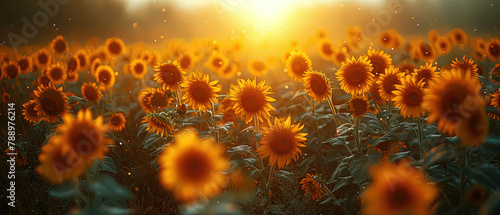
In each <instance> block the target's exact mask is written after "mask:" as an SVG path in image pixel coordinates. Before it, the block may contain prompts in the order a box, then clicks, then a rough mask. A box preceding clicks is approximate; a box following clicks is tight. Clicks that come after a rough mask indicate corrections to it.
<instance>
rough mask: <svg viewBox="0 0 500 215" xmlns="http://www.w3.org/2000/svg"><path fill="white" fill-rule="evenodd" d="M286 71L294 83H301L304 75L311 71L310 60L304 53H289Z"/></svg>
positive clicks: (298, 51)
mask: <svg viewBox="0 0 500 215" xmlns="http://www.w3.org/2000/svg"><path fill="white" fill-rule="evenodd" d="M286 69H287V70H288V75H289V76H290V77H292V78H293V79H294V80H295V81H302V78H303V77H304V73H305V72H307V71H309V70H312V64H311V60H309V57H308V56H307V55H306V53H304V52H302V51H300V50H297V51H291V52H290V57H288V59H287V60H286Z"/></svg>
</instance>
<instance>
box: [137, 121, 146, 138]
mask: <svg viewBox="0 0 500 215" xmlns="http://www.w3.org/2000/svg"><path fill="white" fill-rule="evenodd" d="M147 128H148V124H147V123H144V124H142V125H140V126H139V131H138V132H137V136H136V137H138V136H139V135H141V134H142V133H144V132H146V129H147Z"/></svg>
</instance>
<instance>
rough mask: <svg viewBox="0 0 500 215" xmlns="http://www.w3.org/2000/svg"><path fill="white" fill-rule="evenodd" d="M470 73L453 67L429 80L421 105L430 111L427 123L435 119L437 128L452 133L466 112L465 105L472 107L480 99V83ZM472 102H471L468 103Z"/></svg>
mask: <svg viewBox="0 0 500 215" xmlns="http://www.w3.org/2000/svg"><path fill="white" fill-rule="evenodd" d="M470 75H471V74H470V73H462V72H461V71H459V70H456V69H453V70H451V71H450V72H447V73H446V74H444V75H442V76H441V77H440V78H439V79H436V80H433V81H431V82H430V86H429V88H427V89H426V90H425V93H424V95H425V96H424V103H423V107H424V108H425V109H426V110H427V111H428V112H429V113H430V114H429V117H428V119H427V123H433V122H436V121H437V126H438V129H439V130H440V131H442V132H444V133H446V134H449V135H453V134H455V130H456V128H457V126H458V125H459V124H460V121H462V118H463V117H464V115H465V114H464V112H465V113H466V111H469V110H466V107H471V106H472V107H473V106H475V104H478V102H480V101H481V100H482V99H481V97H480V95H479V89H480V88H481V85H480V84H479V83H478V81H477V79H473V78H472V77H471V76H470ZM470 103H473V104H470Z"/></svg>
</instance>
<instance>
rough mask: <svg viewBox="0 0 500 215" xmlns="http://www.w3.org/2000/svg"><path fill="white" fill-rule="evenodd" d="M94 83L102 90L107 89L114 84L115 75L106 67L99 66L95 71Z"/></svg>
mask: <svg viewBox="0 0 500 215" xmlns="http://www.w3.org/2000/svg"><path fill="white" fill-rule="evenodd" d="M95 75H96V81H97V82H98V83H99V85H100V86H101V87H103V88H104V89H109V88H111V87H112V86H113V85H114V84H115V79H116V78H115V73H114V71H113V69H112V68H111V67H110V66H108V65H100V66H99V67H97V70H96V73H95Z"/></svg>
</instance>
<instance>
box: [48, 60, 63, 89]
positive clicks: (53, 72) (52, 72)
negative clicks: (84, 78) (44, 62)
mask: <svg viewBox="0 0 500 215" xmlns="http://www.w3.org/2000/svg"><path fill="white" fill-rule="evenodd" d="M45 75H47V77H49V79H50V82H51V83H52V84H54V85H59V84H62V83H64V81H66V68H65V66H64V65H63V64H61V63H55V64H52V65H50V66H49V68H47V73H45Z"/></svg>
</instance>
